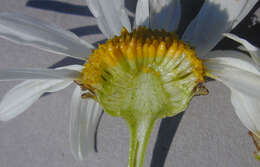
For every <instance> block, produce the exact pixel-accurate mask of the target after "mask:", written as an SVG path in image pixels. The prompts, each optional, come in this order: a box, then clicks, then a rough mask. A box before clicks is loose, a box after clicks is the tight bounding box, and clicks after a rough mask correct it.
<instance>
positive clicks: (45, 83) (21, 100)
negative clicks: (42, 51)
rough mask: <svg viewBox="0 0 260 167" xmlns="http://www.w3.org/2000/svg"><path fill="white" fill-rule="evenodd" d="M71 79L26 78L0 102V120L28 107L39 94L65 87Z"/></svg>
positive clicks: (7, 118) (14, 115)
mask: <svg viewBox="0 0 260 167" xmlns="http://www.w3.org/2000/svg"><path fill="white" fill-rule="evenodd" d="M71 83H72V81H63V80H37V81H36V80H28V81H24V82H22V83H21V84H18V85H17V86H15V87H14V88H13V89H11V90H10V91H9V92H8V93H7V94H6V95H5V96H4V97H3V99H2V101H1V103H0V120H1V121H8V120H10V119H12V118H14V117H16V116H17V115H19V114H21V113H23V112H24V111H25V110H26V109H28V108H29V107H30V106H31V105H32V104H33V103H34V102H35V101H36V100H38V99H39V98H40V97H41V95H43V94H44V93H46V92H56V91H59V90H61V89H64V88H66V87H67V86H69V85H70V84H71Z"/></svg>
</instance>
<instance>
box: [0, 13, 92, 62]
mask: <svg viewBox="0 0 260 167" xmlns="http://www.w3.org/2000/svg"><path fill="white" fill-rule="evenodd" d="M0 37H2V38H5V39H7V40H11V41H12V42H15V43H19V44H22V45H29V46H33V47H36V48H39V49H44V50H46V51H48V52H52V53H55V54H61V55H65V56H70V57H74V58H78V59H84V60H85V59H86V58H87V57H88V55H89V54H90V53H91V50H92V49H93V48H94V47H93V46H92V45H91V44H90V43H88V42H86V41H84V40H81V39H80V38H78V37H77V36H76V35H75V34H73V33H72V32H69V31H66V30H63V29H61V28H59V27H58V26H56V25H53V24H49V23H46V22H43V21H39V20H38V19H34V18H32V17H28V16H23V15H20V14H19V15H18V14H13V13H1V14H0Z"/></svg>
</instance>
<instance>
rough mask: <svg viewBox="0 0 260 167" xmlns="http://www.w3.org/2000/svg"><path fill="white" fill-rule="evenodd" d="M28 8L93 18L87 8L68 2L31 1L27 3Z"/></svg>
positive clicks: (51, 0) (50, 0)
mask: <svg viewBox="0 0 260 167" xmlns="http://www.w3.org/2000/svg"><path fill="white" fill-rule="evenodd" d="M26 6H28V7H33V8H38V9H44V10H49V11H54V12H59V13H64V14H72V15H80V16H93V15H92V13H91V12H90V10H89V9H88V7H87V6H81V5H74V4H72V3H67V2H60V1H53V0H30V1H28V2H27V3H26Z"/></svg>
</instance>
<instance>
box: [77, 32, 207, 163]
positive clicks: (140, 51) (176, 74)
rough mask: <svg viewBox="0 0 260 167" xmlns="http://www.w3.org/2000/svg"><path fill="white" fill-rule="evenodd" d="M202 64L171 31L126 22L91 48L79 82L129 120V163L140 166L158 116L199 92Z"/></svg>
mask: <svg viewBox="0 0 260 167" xmlns="http://www.w3.org/2000/svg"><path fill="white" fill-rule="evenodd" d="M204 76H205V66H204V65H203V64H202V61H201V60H200V59H199V58H197V57H196V53H195V50H194V49H193V48H191V47H190V46H189V45H188V44H185V43H184V42H182V41H181V40H179V39H178V36H177V35H176V34H175V33H173V32H166V31H164V30H151V29H147V28H145V27H139V28H138V29H136V30H133V32H128V31H127V30H126V29H125V28H124V29H123V30H122V32H121V34H120V36H115V37H114V38H112V39H109V40H108V41H106V42H105V43H104V44H100V45H99V47H98V49H96V50H94V51H93V52H92V54H91V55H90V57H89V60H88V61H87V62H86V64H85V68H84V69H83V71H82V73H81V77H80V78H79V79H78V81H77V83H78V84H79V85H80V86H81V87H82V89H83V90H88V91H89V95H88V96H87V97H91V98H93V99H95V100H96V101H98V102H99V103H100V104H101V105H102V107H103V108H104V111H105V112H107V113H108V114H110V115H112V116H118V117H121V118H123V119H124V120H125V121H126V123H127V124H128V126H129V130H130V134H131V135H130V144H129V158H128V160H129V162H128V167H141V166H142V164H143V160H144V156H145V150H146V147H147V144H148V139H149V136H150V134H151V131H152V128H153V125H154V123H155V122H156V120H158V119H160V118H164V117H168V116H174V115H176V114H178V113H180V112H182V111H184V110H185V109H186V108H187V106H188V104H189V102H190V100H191V98H192V97H193V96H194V95H199V94H203V93H202V92H203V91H202V90H201V89H202V87H201V84H202V83H203V82H204Z"/></svg>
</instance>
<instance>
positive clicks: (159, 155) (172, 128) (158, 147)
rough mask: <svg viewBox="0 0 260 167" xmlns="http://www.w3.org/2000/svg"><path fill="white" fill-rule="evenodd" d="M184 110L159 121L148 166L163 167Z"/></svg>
mask: <svg viewBox="0 0 260 167" xmlns="http://www.w3.org/2000/svg"><path fill="white" fill-rule="evenodd" d="M183 114H184V112H182V113H180V114H178V115H176V116H174V117H168V118H164V119H163V120H162V121H161V124H160V128H159V133H158V136H157V139H156V144H155V147H154V150H153V157H152V161H151V165H150V167H163V166H164V163H165V160H166V158H167V155H168V152H169V149H170V147H171V143H172V141H173V138H174V136H175V134H176V131H177V128H178V126H179V124H180V122H181V119H182V116H183Z"/></svg>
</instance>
